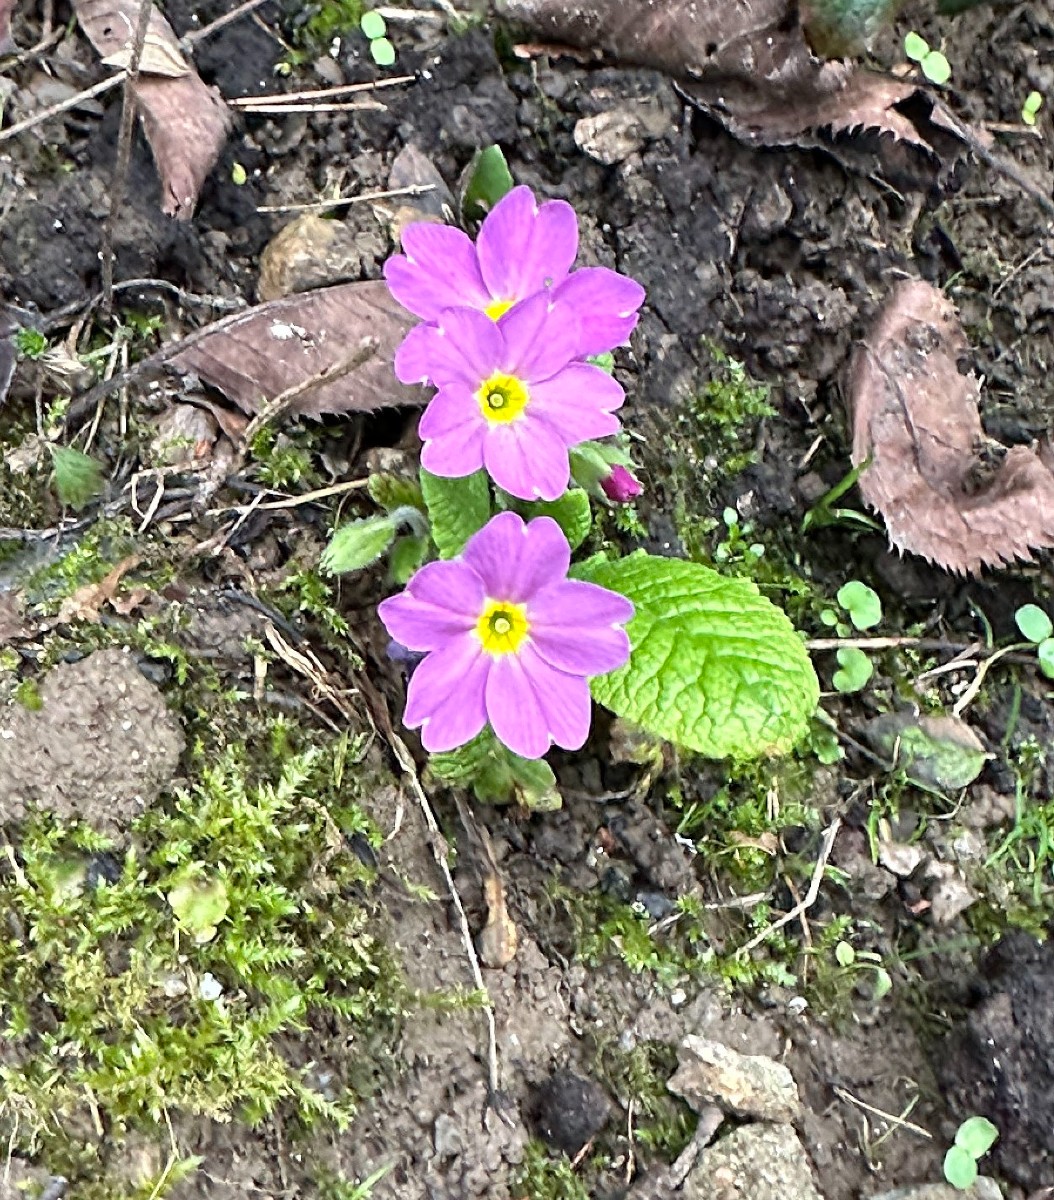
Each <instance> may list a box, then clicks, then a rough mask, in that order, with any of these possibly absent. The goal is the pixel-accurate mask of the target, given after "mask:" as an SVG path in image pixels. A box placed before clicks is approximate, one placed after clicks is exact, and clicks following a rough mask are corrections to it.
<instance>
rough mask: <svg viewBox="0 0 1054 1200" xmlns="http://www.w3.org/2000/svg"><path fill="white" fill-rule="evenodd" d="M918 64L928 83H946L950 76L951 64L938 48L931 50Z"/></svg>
mask: <svg viewBox="0 0 1054 1200" xmlns="http://www.w3.org/2000/svg"><path fill="white" fill-rule="evenodd" d="M919 65H920V66H921V67H922V73H923V75H925V76H926V78H927V79H928V80H929V81H930V83H935V84H937V85H938V86H940V85H941V84H945V83H947V82H948V80H949V79H951V77H952V65H951V63H950V62H949V61H948V60H947V59H946V58H945V57H944V55H943V54H942V53H941V52H940V51H939V50H931V51H930V52H929V54H927V55H926V57H925V58H924V59H923V60H922V62H921V63H920V64H919Z"/></svg>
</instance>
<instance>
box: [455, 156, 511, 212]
mask: <svg viewBox="0 0 1054 1200" xmlns="http://www.w3.org/2000/svg"><path fill="white" fill-rule="evenodd" d="M461 178H462V188H461V215H462V216H463V217H465V219H466V220H469V221H480V220H482V219H483V218H484V217H485V216H486V215H487V213H489V212H490V210H491V209H492V208H493V207H494V205H495V204H497V203H498V201H499V200H500V199H501V198H502V196H504V195H506V194H507V193H508V192H511V191H512V189H513V188H514V187H515V181H514V180H513V178H512V172H511V171H510V170H509V164H508V163H507V162H506V161H505V155H504V154H502V152H501V147H500V146H487V147H486V148H485V149H483V150H477V151H476V153H475V154H474V155H473V156H472V161H471V162H470V163H469V164H468V166H467V167H466V168H465V173H464V174H463V175H462V177H461Z"/></svg>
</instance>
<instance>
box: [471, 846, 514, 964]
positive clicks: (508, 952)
mask: <svg viewBox="0 0 1054 1200" xmlns="http://www.w3.org/2000/svg"><path fill="white" fill-rule="evenodd" d="M483 899H484V901H485V902H486V905H487V921H486V924H485V925H484V926H483V928H482V929H481V930H480V931H479V935H478V936H477V938H476V949H477V950H478V951H479V960H480V962H481V963H482V964H483V965H484V966H485V967H492V968H495V969H497V968H499V967H505V966H508V964H509V963H511V962H512V960H513V959H514V958H515V957H516V951H517V949H518V948H519V941H520V939H519V934H518V933H517V932H516V926H515V925H514V924H513V921H512V918H511V917H510V916H509V911H508V909H507V908H506V906H505V887H504V885H503V884H502V881H501V876H500V875H499V874H498V873H497V872H496V871H491V870H488V871H487V873H486V874H485V875H484V877H483Z"/></svg>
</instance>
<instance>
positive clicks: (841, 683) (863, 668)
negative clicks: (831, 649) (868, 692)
mask: <svg viewBox="0 0 1054 1200" xmlns="http://www.w3.org/2000/svg"><path fill="white" fill-rule="evenodd" d="M835 657H836V658H837V659H838V670H837V671H835V673H834V675H833V676H832V677H831V683H832V684H833V685H834V688H835V691H838V692H844V693H845V694H846V695H848V694H849V693H851V692H862V691H863V690H864V688H865V687H867V685H868V683H870V681H871V676H872V675H873V674H874V673H875V666H874V663H872V661H871V660H870V659H869V658H868V657H867V655H866V654H865V653H864V652H863V650H861V649H859V648H858V647H856V646H843V647H842V649H841V650H839V651H838V653H837V655H836V656H835Z"/></svg>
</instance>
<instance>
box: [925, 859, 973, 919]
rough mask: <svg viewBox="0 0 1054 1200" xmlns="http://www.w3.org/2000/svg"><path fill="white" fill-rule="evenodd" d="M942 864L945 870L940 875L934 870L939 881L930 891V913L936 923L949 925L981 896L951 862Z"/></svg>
mask: <svg viewBox="0 0 1054 1200" xmlns="http://www.w3.org/2000/svg"><path fill="white" fill-rule="evenodd" d="M935 865H936V864H935ZM940 866H941V867H943V868H944V870H943V871H941V872H940V874H939V875H938V874H937V872H936V871H934V872H933V875H934V876H936V877H937V879H938V882H937V885H936V886H935V887H934V889H933V891H932V892H931V893H930V913H931V914H932V916H933V921H934V924H936V925H948V924H950V923H951V922H952V921H954V920H955V918H956V917H957V916H959V914H960V913H963V912H965V911H966V910H967V909H968V908H969V907H970V905H971V904H974V903H976V901H977V900H978V899H979V897H978V894H977V892H975V891H974V889H973V888H972V887H970V885H969V884H968V883H967V882H966V880H965V879H963V878H962V876H961V875H959V873H958V872H957V871H956V870H955V868H954V867H952V866H951V864H950V863H941V864H940ZM949 868H950V869H949Z"/></svg>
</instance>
